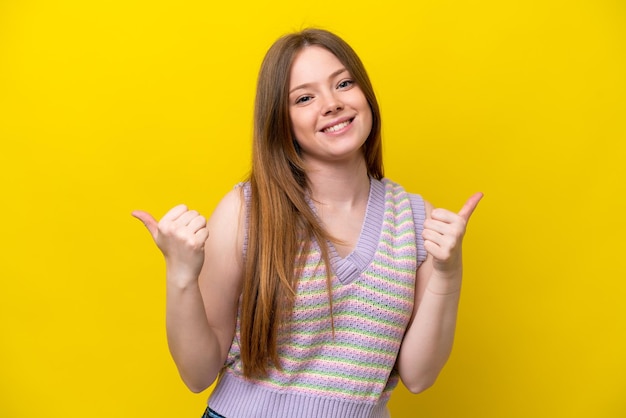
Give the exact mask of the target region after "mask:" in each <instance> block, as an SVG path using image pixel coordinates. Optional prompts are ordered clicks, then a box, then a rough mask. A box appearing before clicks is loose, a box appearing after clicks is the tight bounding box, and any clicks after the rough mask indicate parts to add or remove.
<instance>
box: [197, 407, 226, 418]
mask: <svg viewBox="0 0 626 418" xmlns="http://www.w3.org/2000/svg"><path fill="white" fill-rule="evenodd" d="M202 418H226V417H225V416H223V415H220V414H218V413H217V412H215V411H214V410H212V409H211V408H209V407H207V409H206V410H205V411H204V414H203V415H202Z"/></svg>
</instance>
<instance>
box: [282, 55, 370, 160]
mask: <svg viewBox="0 0 626 418" xmlns="http://www.w3.org/2000/svg"><path fill="white" fill-rule="evenodd" d="M289 117H290V120H291V126H292V129H293V134H294V136H295V139H296V141H297V142H298V145H299V146H300V149H301V155H302V158H303V159H304V160H305V161H308V162H311V161H313V160H318V161H320V162H321V161H328V162H339V161H349V160H351V159H355V158H363V153H362V150H361V147H362V146H363V144H364V143H365V141H366V140H367V138H368V136H369V134H370V131H371V130H372V111H371V109H370V106H369V104H368V102H367V99H366V98H365V95H364V94H363V91H362V90H361V88H360V87H359V86H358V85H356V84H355V82H354V81H353V79H352V75H351V74H350V73H349V72H348V70H347V69H346V67H345V66H344V65H343V64H342V63H341V62H340V61H339V60H338V59H337V57H335V55H333V54H332V53H331V52H330V51H328V50H327V49H324V48H322V47H319V46H308V47H305V48H303V49H302V51H300V52H299V53H298V55H296V58H295V60H294V62H293V65H292V67H291V81H290V84H289Z"/></svg>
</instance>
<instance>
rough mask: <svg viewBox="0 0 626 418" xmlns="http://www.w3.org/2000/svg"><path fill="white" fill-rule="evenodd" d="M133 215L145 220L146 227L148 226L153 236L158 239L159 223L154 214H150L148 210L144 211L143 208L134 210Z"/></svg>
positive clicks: (142, 220)
mask: <svg viewBox="0 0 626 418" xmlns="http://www.w3.org/2000/svg"><path fill="white" fill-rule="evenodd" d="M131 215H132V216H134V217H135V218H137V219H139V220H140V221H141V222H143V224H144V225H145V226H146V228H148V231H150V235H152V238H154V239H156V236H157V232H158V230H159V227H158V225H159V223H158V222H157V220H156V219H154V216H152V215H150V214H149V213H148V212H144V211H143V210H134V211H133V212H132V213H131Z"/></svg>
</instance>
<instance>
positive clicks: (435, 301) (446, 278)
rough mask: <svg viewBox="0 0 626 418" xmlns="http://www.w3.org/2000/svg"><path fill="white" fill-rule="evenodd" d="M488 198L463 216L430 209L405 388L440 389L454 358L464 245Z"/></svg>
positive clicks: (402, 368) (404, 361) (403, 358)
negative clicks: (474, 215)
mask: <svg viewBox="0 0 626 418" xmlns="http://www.w3.org/2000/svg"><path fill="white" fill-rule="evenodd" d="M481 198H482V194H480V193H477V194H475V195H474V196H472V197H471V198H470V199H469V200H468V201H467V203H466V204H465V206H463V209H461V211H460V212H459V213H458V214H455V213H453V212H450V211H447V210H444V209H432V206H431V205H430V204H427V206H426V215H427V216H426V220H425V221H424V232H423V237H424V247H425V249H426V251H427V252H428V256H427V257H426V260H425V261H424V262H423V263H422V265H421V266H420V268H419V269H418V271H417V277H416V289H415V305H414V308H413V317H412V319H411V322H410V323H409V326H408V328H407V332H406V334H405V337H404V340H403V341H402V346H401V347H400V353H399V355H398V363H397V367H398V372H399V373H400V378H401V379H402V382H403V383H404V385H405V386H406V387H407V388H408V389H409V390H410V391H411V392H413V393H419V392H422V391H424V390H426V389H427V388H429V387H430V386H432V385H433V383H435V380H436V379H437V376H438V375H439V372H440V371H441V369H442V368H443V366H444V364H445V363H446V361H447V360H448V357H449V356H450V352H451V350H452V343H453V341H454V332H455V329H456V318H457V312H458V305H459V297H460V293H461V279H462V275H463V263H462V251H461V246H462V241H463V236H464V234H465V229H466V226H467V222H468V221H469V218H470V216H471V214H472V212H473V211H474V209H475V208H476V205H478V202H479V201H480V199H481Z"/></svg>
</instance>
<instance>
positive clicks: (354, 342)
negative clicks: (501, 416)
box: [209, 179, 426, 418]
mask: <svg viewBox="0 0 626 418" xmlns="http://www.w3.org/2000/svg"><path fill="white" fill-rule="evenodd" d="M246 189H248V190H247V191H246ZM244 192H245V193H244V194H245V195H246V196H248V197H249V186H247V187H246V186H244ZM246 200H247V199H246ZM424 217H425V212H424V203H423V200H422V199H421V197H419V196H418V195H409V194H408V193H406V192H405V191H404V189H403V188H402V187H401V186H399V185H397V184H395V183H393V182H392V181H390V180H387V179H383V180H382V181H378V180H374V179H372V181H371V186H370V195H369V201H368V206H367V211H366V215H365V220H364V224H363V229H362V231H361V235H360V237H359V241H358V243H357V245H356V248H355V250H354V251H353V252H352V253H351V254H350V255H348V256H347V257H346V258H341V257H340V256H339V255H338V254H337V252H336V251H335V250H334V248H333V246H332V244H330V256H331V260H330V261H331V264H332V273H333V277H332V282H331V286H332V296H333V320H334V327H335V333H334V336H333V332H332V328H331V312H330V308H329V303H328V294H327V287H326V286H327V285H326V269H325V267H324V263H323V260H322V258H321V251H320V248H319V245H317V243H313V245H311V249H310V251H309V253H308V255H307V261H306V264H305V269H304V271H303V272H302V275H301V278H300V280H299V282H298V285H297V296H296V300H295V304H294V309H293V313H292V316H291V321H290V323H289V324H288V325H287V326H286V327H284V329H285V331H284V332H281V333H280V334H279V337H278V350H279V351H278V352H279V356H280V358H281V360H282V363H281V365H282V370H278V369H276V368H271V369H270V371H269V374H268V376H267V378H264V379H258V380H247V379H245V378H244V377H243V373H242V365H241V361H240V357H239V320H238V321H237V328H236V334H235V338H234V339H233V343H232V346H231V348H230V352H229V355H228V358H227V361H226V365H225V371H224V373H223V374H222V376H221V378H220V380H219V381H218V383H217V386H216V387H215V389H214V391H213V393H212V395H211V397H210V399H209V405H210V406H211V408H213V409H215V410H216V411H218V412H219V413H220V414H222V415H224V416H225V417H227V418H248V417H263V418H274V417H276V418H278V417H285V418H292V417H293V418H313V417H315V418H319V417H324V418H365V417H368V418H378V417H388V416H389V413H388V410H387V406H386V404H387V401H388V399H389V397H390V395H391V391H392V390H393V388H395V386H396V385H397V383H398V379H399V378H398V375H397V372H396V371H395V369H394V365H395V363H396V358H397V355H398V351H399V349H400V344H401V342H402V338H403V336H404V332H405V330H406V327H407V324H408V322H409V319H410V317H411V313H412V309H413V298H414V287H415V273H416V270H417V268H418V267H419V264H420V263H421V262H422V261H423V260H424V259H425V257H426V252H425V250H424V246H423V239H422V236H421V232H422V228H423V222H424Z"/></svg>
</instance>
